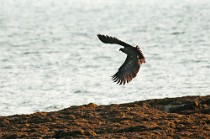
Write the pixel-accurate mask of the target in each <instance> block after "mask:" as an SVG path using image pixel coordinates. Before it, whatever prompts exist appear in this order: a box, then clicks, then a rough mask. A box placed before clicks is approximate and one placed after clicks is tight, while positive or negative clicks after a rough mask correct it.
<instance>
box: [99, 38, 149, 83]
mask: <svg viewBox="0 0 210 139" xmlns="http://www.w3.org/2000/svg"><path fill="white" fill-rule="evenodd" d="M97 36H98V38H99V39H100V40H101V41H102V42H103V43H110V44H119V45H122V46H124V48H120V51H122V52H123V53H125V54H127V58H126V60H125V62H124V63H123V64H122V66H121V67H120V68H119V69H118V72H117V73H115V74H114V75H113V76H112V79H113V80H114V82H117V83H118V84H120V85H121V84H125V83H129V82H130V81H131V80H132V79H133V78H134V77H136V75H137V73H138V72H139V69H140V66H141V64H142V63H146V61H145V57H144V55H143V53H142V51H141V50H140V48H139V47H138V46H136V47H133V46H131V45H130V44H127V43H125V42H123V41H121V40H119V39H117V38H115V37H111V36H107V35H101V34H98V35H97Z"/></svg>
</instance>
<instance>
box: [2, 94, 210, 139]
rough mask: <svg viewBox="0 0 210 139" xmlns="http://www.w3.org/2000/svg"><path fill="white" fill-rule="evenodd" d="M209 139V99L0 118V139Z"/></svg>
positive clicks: (93, 106) (156, 101)
mask: <svg viewBox="0 0 210 139" xmlns="http://www.w3.org/2000/svg"><path fill="white" fill-rule="evenodd" d="M119 137H120V138H123V137H125V138H210V96H186V97H178V98H165V99H154V100H146V101H139V102H133V103H127V104H119V105H118V104H112V105H100V106H97V105H96V104H93V103H90V104H88V105H83V106H72V107H69V108H66V109H63V110H60V111H55V112H37V113H34V114H29V115H13V116H0V138H119Z"/></svg>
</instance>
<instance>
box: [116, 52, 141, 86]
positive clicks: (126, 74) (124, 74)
mask: <svg viewBox="0 0 210 139" xmlns="http://www.w3.org/2000/svg"><path fill="white" fill-rule="evenodd" d="M138 60H139V59H138V58H137V57H131V56H127V58H126V60H125V62H124V63H123V64H122V66H121V67H120V68H119V69H118V72H117V73H116V74H114V75H113V76H112V79H113V81H114V82H117V84H120V85H121V84H125V83H129V82H130V81H131V80H132V79H133V78H135V77H136V75H137V73H138V72H139V69H140V65H141V64H140V63H139V62H138Z"/></svg>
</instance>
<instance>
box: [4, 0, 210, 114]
mask: <svg viewBox="0 0 210 139" xmlns="http://www.w3.org/2000/svg"><path fill="white" fill-rule="evenodd" d="M209 13H210V0H0V116H6V115H14V114H30V113H34V112H41V111H56V110H61V109H64V108H67V107H70V106H78V105H84V104H89V103H95V104H97V105H108V104H120V103H129V102H134V101H141V100H147V99H159V98H166V97H181V96H193V95H201V96H203V95H209V94H210V15H209ZM97 34H104V35H110V36H113V37H117V38H119V39H121V40H122V41H125V42H127V43H129V44H131V45H133V46H136V45H138V46H139V47H140V48H141V49H142V51H143V53H144V55H145V57H146V63H145V64H142V65H141V68H140V71H139V73H138V75H137V77H136V78H134V79H133V80H132V81H131V82H130V83H128V84H125V85H118V84H116V83H114V82H113V81H112V79H111V76H112V75H113V74H115V73H116V72H117V71H118V68H119V67H120V66H121V65H122V64H123V62H124V61H125V58H126V55H125V54H124V53H122V52H121V51H119V49H120V48H122V46H120V45H115V44H104V43H102V42H101V41H100V40H99V39H98V38H97Z"/></svg>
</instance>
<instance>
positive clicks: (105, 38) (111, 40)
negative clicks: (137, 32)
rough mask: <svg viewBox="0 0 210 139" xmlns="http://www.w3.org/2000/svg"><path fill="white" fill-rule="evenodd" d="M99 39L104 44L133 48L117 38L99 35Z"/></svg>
mask: <svg viewBox="0 0 210 139" xmlns="http://www.w3.org/2000/svg"><path fill="white" fill-rule="evenodd" d="M97 36H98V38H99V39H100V40H101V41H102V42H103V43H110V44H119V45H122V46H124V47H132V46H131V45H130V44H127V43H125V42H123V41H121V40H119V39H118V38H115V37H111V36H107V35H101V34H98V35H97Z"/></svg>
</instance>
